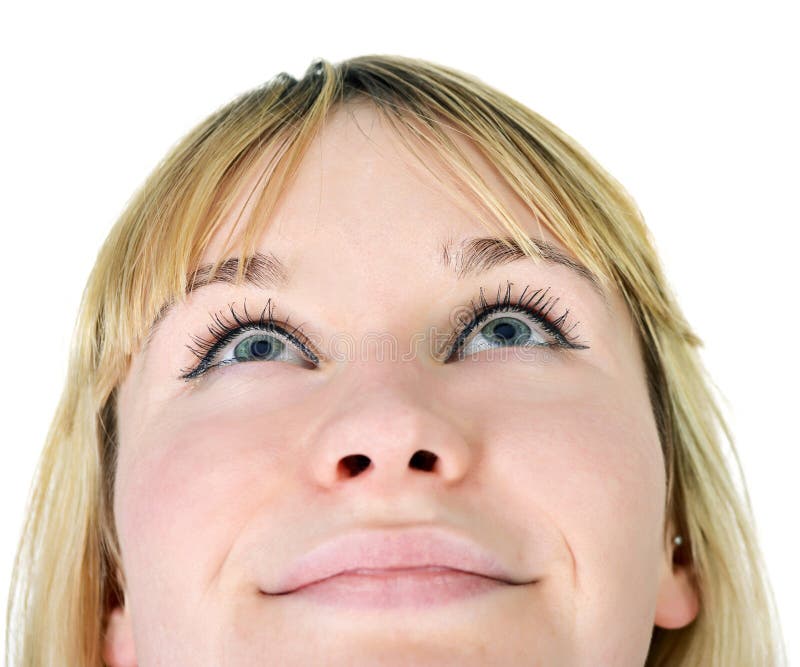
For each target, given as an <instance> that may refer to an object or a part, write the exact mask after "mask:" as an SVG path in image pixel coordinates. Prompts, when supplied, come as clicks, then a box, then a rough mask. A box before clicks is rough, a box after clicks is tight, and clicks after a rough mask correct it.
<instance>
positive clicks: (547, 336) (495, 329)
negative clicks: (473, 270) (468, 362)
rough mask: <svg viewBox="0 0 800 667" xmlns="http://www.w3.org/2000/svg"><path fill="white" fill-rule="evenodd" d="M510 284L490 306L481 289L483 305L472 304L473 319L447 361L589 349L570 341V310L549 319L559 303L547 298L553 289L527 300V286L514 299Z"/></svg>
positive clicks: (537, 292) (459, 337)
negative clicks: (505, 352)
mask: <svg viewBox="0 0 800 667" xmlns="http://www.w3.org/2000/svg"><path fill="white" fill-rule="evenodd" d="M511 285H512V283H510V282H509V283H508V284H507V288H506V293H505V295H504V296H503V297H502V298H501V297H500V288H499V287H498V290H497V300H496V301H495V302H494V303H488V302H487V301H486V299H485V298H484V297H483V290H481V295H480V305H479V306H476V305H475V303H474V302H473V303H472V319H471V321H470V322H469V323H468V324H467V325H466V326H465V327H464V328H463V329H462V330H461V332H460V334H459V335H458V336H457V338H456V340H455V342H454V343H453V345H452V346H451V347H450V350H451V351H450V354H449V355H448V356H447V359H446V362H450V361H453V360H458V359H464V358H465V357H468V356H472V355H475V354H478V353H479V352H481V351H483V350H492V349H504V348H551V349H573V350H577V349H587V348H588V345H583V344H580V343H578V342H576V341H574V340H570V336H569V334H570V333H571V331H572V330H573V329H574V328H575V326H576V325H577V322H576V323H575V324H573V325H572V326H570V327H566V326H565V322H566V319H567V315H568V314H569V310H568V309H567V310H566V311H565V312H564V313H563V314H562V315H561V316H560V317H558V318H556V319H554V320H551V319H550V318H549V313H550V311H551V310H552V309H553V307H554V306H555V305H556V304H557V303H558V298H554V297H551V296H548V292H549V291H550V288H547V289H545V290H541V289H539V290H536V291H535V292H533V293H532V294H530V295H528V296H527V297H526V296H525V294H526V292H527V291H528V288H527V287H526V288H525V290H524V291H523V292H522V294H521V295H520V297H519V298H518V299H516V300H514V299H513V298H512V296H511Z"/></svg>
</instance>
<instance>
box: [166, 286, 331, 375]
mask: <svg viewBox="0 0 800 667" xmlns="http://www.w3.org/2000/svg"><path fill="white" fill-rule="evenodd" d="M228 308H229V309H230V313H231V314H230V317H228V316H227V315H225V314H224V313H222V312H220V313H217V314H216V315H214V316H213V317H212V322H211V324H210V325H209V326H208V333H209V334H210V335H211V337H210V338H202V337H200V336H190V338H191V340H192V342H193V343H194V345H187V346H186V347H188V348H189V350H190V351H191V352H192V354H194V356H195V357H197V358H198V359H199V363H198V364H197V366H195V367H194V368H185V369H182V370H181V373H182V374H181V376H180V378H181V379H182V380H186V381H187V382H188V381H189V380H193V379H195V378H198V377H200V376H201V375H203V374H204V373H206V372H208V371H209V370H211V369H212V368H216V367H218V366H227V365H229V364H240V363H251V362H256V361H281V362H286V363H290V364H294V365H296V366H301V367H303V368H316V366H317V365H318V364H319V358H318V357H317V355H316V354H314V352H313V351H312V350H311V349H310V347H309V344H307V338H306V337H305V335H304V334H303V332H302V331H300V329H299V327H294V328H290V327H289V326H288V321H287V322H277V321H276V320H275V319H273V317H272V303H271V300H270V301H267V305H266V306H265V307H264V310H263V311H262V312H261V315H260V316H259V317H258V318H252V317H251V316H250V314H249V313H248V312H247V304H246V303H245V305H244V315H240V314H239V313H237V312H236V310H234V304H229V306H228ZM268 311H269V312H268ZM267 312H268V314H267Z"/></svg>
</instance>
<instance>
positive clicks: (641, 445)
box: [482, 374, 666, 622]
mask: <svg viewBox="0 0 800 667" xmlns="http://www.w3.org/2000/svg"><path fill="white" fill-rule="evenodd" d="M555 375H556V374H554V375H553V376H551V378H550V379H551V380H553V378H554V377H555ZM550 386H552V387H555V388H554V389H549V388H548V387H547V386H539V387H536V388H532V387H528V388H527V390H526V391H517V392H511V393H507V394H505V395H504V399H503V401H501V402H495V403H494V404H493V407H492V409H491V411H488V412H487V414H486V415H485V416H484V417H483V418H482V419H483V421H484V423H485V424H487V427H486V428H487V430H486V431H485V433H484V434H483V435H482V438H483V439H484V441H485V442H486V443H487V449H488V450H489V451H490V452H491V455H490V456H489V457H488V467H489V469H488V470H487V474H489V475H490V476H491V478H492V482H491V483H492V485H493V488H496V489H498V490H500V492H501V494H502V504H503V505H505V506H506V507H514V508H516V511H517V514H518V515H519V516H525V515H526V514H527V513H531V514H532V515H535V516H536V517H537V518H538V519H539V520H542V521H544V522H546V523H547V524H548V525H550V526H551V528H552V529H553V531H554V532H557V533H558V534H560V536H561V538H562V540H563V544H564V547H565V549H566V550H567V551H568V553H569V554H570V560H571V561H572V569H573V572H572V573H571V576H572V578H573V581H572V583H573V585H574V586H575V588H576V595H577V598H576V603H577V605H578V608H580V609H582V610H584V611H583V612H582V613H585V614H587V615H591V614H603V613H605V614H607V613H609V610H612V609H614V605H615V604H616V605H618V608H619V609H622V610H624V612H623V613H630V614H631V616H632V617H637V615H638V618H646V617H647V616H646V615H647V614H648V613H650V611H651V607H652V606H653V605H654V602H655V595H656V587H657V583H658V573H659V567H660V564H661V559H662V554H661V543H662V539H661V535H662V533H661V531H662V527H663V520H664V500H665V492H666V489H665V472H664V462H663V456H662V452H661V446H660V442H659V439H658V432H657V429H656V425H655V420H654V418H653V416H652V413H651V408H650V404H649V401H648V399H647V396H646V391H645V390H643V389H642V388H640V387H638V385H637V386H634V385H632V386H631V390H630V391H626V390H625V388H624V385H622V384H620V383H619V382H618V381H617V382H611V381H608V382H605V381H604V380H597V378H595V379H594V380H593V379H592V378H589V377H584V378H582V379H581V378H578V377H571V375H570V377H569V378H566V377H565V378H560V379H558V380H557V381H556V380H553V382H552V384H551V385H550ZM525 396H527V397H528V398H525ZM581 596H584V598H583V599H581ZM600 600H602V602H600ZM601 609H604V610H605V611H604V612H603V611H601ZM587 617H588V616H587ZM596 620H597V618H595V621H596ZM640 622H641V621H640Z"/></svg>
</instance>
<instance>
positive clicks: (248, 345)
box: [233, 334, 286, 361]
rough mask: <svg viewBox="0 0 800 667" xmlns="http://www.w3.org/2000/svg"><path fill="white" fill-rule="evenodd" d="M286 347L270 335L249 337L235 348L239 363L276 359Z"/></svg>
mask: <svg viewBox="0 0 800 667" xmlns="http://www.w3.org/2000/svg"><path fill="white" fill-rule="evenodd" d="M285 348H286V345H285V344H284V343H283V342H282V341H280V340H278V339H277V338H275V337H274V336H270V335H269V334H257V335H255V336H248V337H247V338H245V339H244V340H242V341H241V342H240V343H237V345H236V347H234V348H233V357H234V359H236V360H237V361H265V360H271V359H275V358H276V357H277V356H278V355H280V353H281V352H282V351H283V350H284V349H285Z"/></svg>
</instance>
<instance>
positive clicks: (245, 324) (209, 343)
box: [180, 282, 589, 381]
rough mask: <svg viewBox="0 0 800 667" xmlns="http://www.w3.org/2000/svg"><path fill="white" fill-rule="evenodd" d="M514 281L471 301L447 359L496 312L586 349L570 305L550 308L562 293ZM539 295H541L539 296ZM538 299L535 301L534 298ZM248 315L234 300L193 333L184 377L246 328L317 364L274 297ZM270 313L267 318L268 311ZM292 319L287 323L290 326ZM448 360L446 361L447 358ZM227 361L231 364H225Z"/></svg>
mask: <svg viewBox="0 0 800 667" xmlns="http://www.w3.org/2000/svg"><path fill="white" fill-rule="evenodd" d="M512 285H513V283H511V282H507V286H506V290H505V294H504V295H503V296H502V297H501V287H500V286H498V288H497V296H496V298H495V300H494V301H493V302H491V303H490V302H487V301H486V298H485V297H484V294H483V288H482V287H481V288H480V294H479V297H478V304H477V305H476V304H475V301H474V300H471V301H470V307H471V316H470V321H469V323H468V324H466V326H464V327H463V328H462V329H461V330H460V331H459V333H458V334H457V335H456V336H455V340H454V341H453V342H452V343H449V344H448V345H447V346H446V349H447V351H448V353H447V355H446V359H450V358H451V357H452V356H453V354H454V353H455V352H456V351H457V350H458V349H459V345H461V344H462V343H463V341H464V340H466V338H467V337H468V336H469V335H470V334H471V333H472V332H473V331H474V330H475V329H477V328H479V327H480V326H481V325H482V324H483V323H484V322H485V321H486V320H488V319H489V317H491V316H492V315H493V314H495V313H498V312H519V313H522V314H525V315H529V316H530V317H531V318H532V319H533V320H535V321H536V322H538V323H539V324H540V325H541V326H542V327H543V328H544V330H545V331H547V332H548V333H549V334H551V335H552V336H553V338H554V339H555V342H554V343H549V344H548V345H547V347H550V348H552V347H557V348H564V349H570V350H583V349H588V347H589V346H588V345H585V344H583V343H580V342H578V341H576V340H574V339H571V337H570V334H571V333H572V331H573V330H574V329H575V327H576V326H577V325H578V324H579V323H578V322H575V323H573V324H572V325H571V326H569V327H568V328H567V327H566V321H567V316H568V315H569V309H568V308H567V309H566V310H565V311H564V313H563V314H562V315H561V316H559V317H557V318H555V319H552V318H550V312H551V311H552V310H553V308H554V307H555V305H556V304H557V303H558V301H559V297H552V296H548V293H549V291H550V288H549V287H547V288H545V289H537V290H535V291H534V292H533V293H532V294H530V295H529V296H527V298H526V296H525V294H526V292H527V291H528V290H529V289H530V285H528V286H526V287H525V289H524V290H523V291H522V294H520V296H519V298H517V299H514V298H512V296H511V286H512ZM537 297H538V298H537ZM534 299H535V301H534ZM243 308H244V317H242V316H240V315H239V314H238V313H237V312H236V311H235V310H234V304H232V303H231V304H228V310H229V311H230V318H229V317H228V316H227V315H226V314H224V313H222V312H219V313H217V314H215V315H213V316H212V322H211V324H209V325H207V329H208V332H209V334H210V335H211V338H210V339H206V338H201V337H199V336H194V335H190V338H191V339H192V342H193V343H194V344H195V345H196V346H197V347H193V346H192V345H187V346H186V347H187V348H189V350H190V351H191V352H192V354H194V356H196V357H197V358H198V359H199V360H200V363H199V364H198V365H197V366H195V367H194V368H190V369H181V371H180V372H181V379H183V380H186V381H189V380H192V379H194V378H197V377H199V376H200V375H203V374H204V373H205V372H206V371H208V370H210V369H211V368H214V367H216V366H219V365H221V364H219V363H217V364H214V363H213V359H214V356H215V354H216V353H217V352H218V351H219V350H220V349H221V348H223V347H224V346H225V345H226V344H227V343H228V342H229V341H231V340H232V339H233V338H235V337H236V336H238V335H239V334H240V333H242V332H243V331H247V330H250V329H253V330H257V331H271V332H274V333H277V334H279V335H280V336H282V337H285V338H286V339H288V340H289V341H290V342H291V343H293V344H294V345H296V346H297V347H298V348H300V350H301V351H302V352H303V353H304V354H305V355H306V357H307V358H308V359H309V360H310V361H311V362H313V363H314V364H317V363H319V358H318V357H317V355H316V354H314V352H313V351H312V350H311V349H310V348H311V344H310V342H309V339H308V337H307V336H306V335H305V334H304V333H303V332H302V330H301V329H300V327H295V328H294V329H292V330H291V331H287V330H286V329H285V328H284V327H283V326H282V325H281V324H277V323H276V322H275V320H274V319H273V317H272V300H271V299H270V300H268V301H267V305H266V306H264V309H263V310H262V311H261V315H260V316H259V317H258V319H257V320H254V319H252V318H251V317H250V315H249V314H248V312H247V302H246V301H245V303H244V306H243ZM265 313H266V314H267V317H266V319H265V317H264V315H265ZM288 324H289V322H288V319H287V321H286V326H288ZM445 363H446V362H445ZM222 365H227V364H222Z"/></svg>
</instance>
